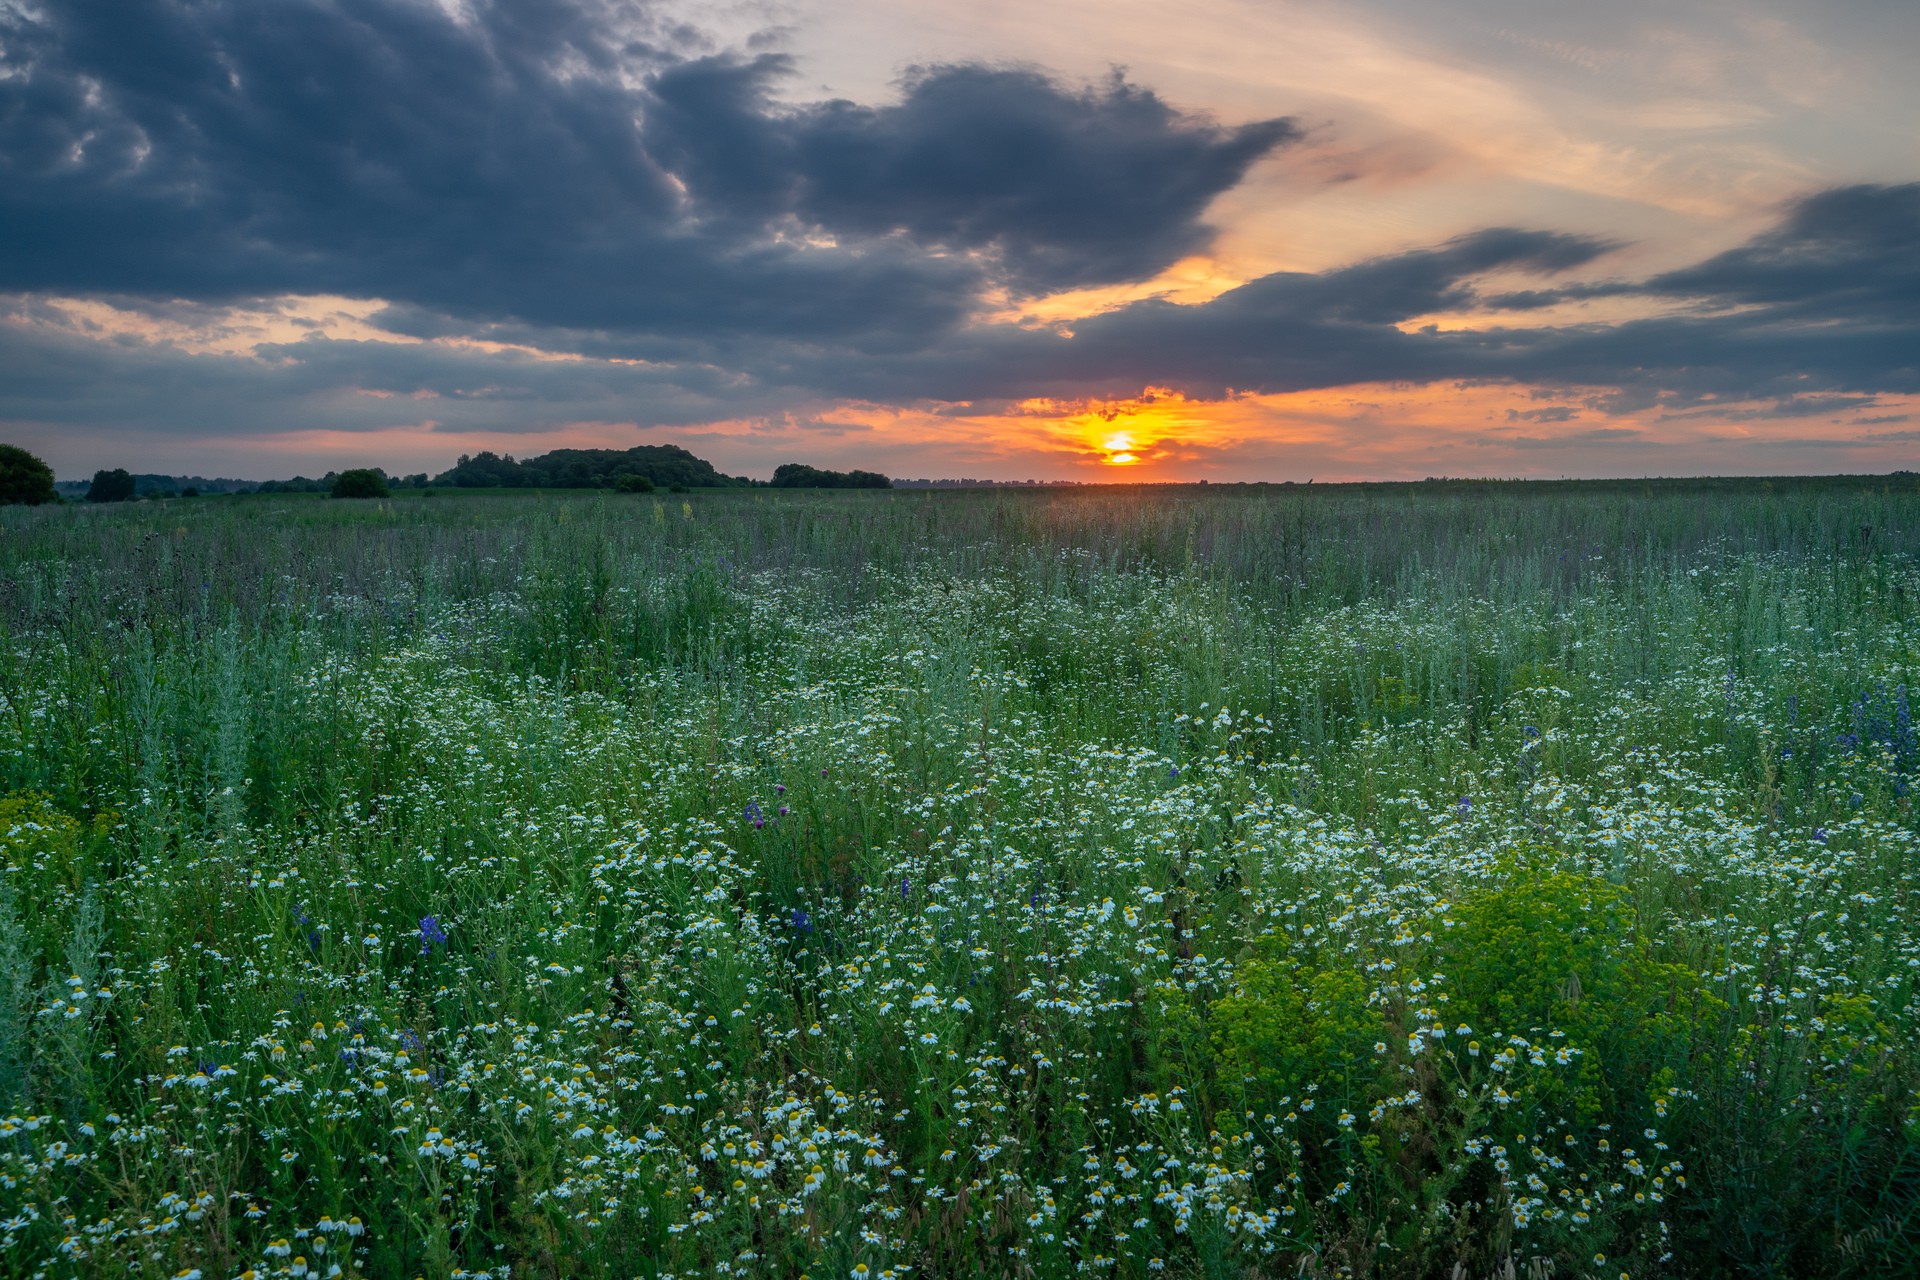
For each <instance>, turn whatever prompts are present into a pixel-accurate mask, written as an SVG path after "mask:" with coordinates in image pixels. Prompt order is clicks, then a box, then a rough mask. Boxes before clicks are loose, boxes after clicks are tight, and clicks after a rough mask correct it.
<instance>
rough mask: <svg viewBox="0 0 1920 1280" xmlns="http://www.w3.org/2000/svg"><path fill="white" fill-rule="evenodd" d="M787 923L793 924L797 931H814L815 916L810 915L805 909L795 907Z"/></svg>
mask: <svg viewBox="0 0 1920 1280" xmlns="http://www.w3.org/2000/svg"><path fill="white" fill-rule="evenodd" d="M787 923H788V924H790V925H792V926H793V931H794V932H795V933H812V932H813V917H812V916H810V915H808V914H807V913H806V912H805V911H803V910H801V909H800V908H799V907H795V908H794V909H793V915H792V917H791V918H790V919H789V920H788V921H787Z"/></svg>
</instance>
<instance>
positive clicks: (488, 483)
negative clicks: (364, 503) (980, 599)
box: [0, 444, 924, 503]
mask: <svg viewBox="0 0 1920 1280" xmlns="http://www.w3.org/2000/svg"><path fill="white" fill-rule="evenodd" d="M764 483H766V482H764V481H759V480H749V479H747V478H746V477H744V476H728V475H722V474H721V473H720V472H718V471H716V470H714V467H713V464H712V463H710V462H708V461H707V460H706V459H704V458H700V457H696V456H695V455H693V454H691V453H689V452H687V451H686V450H685V449H682V448H680V447H679V446H678V445H671V444H643V445H638V446H636V447H634V448H632V449H555V450H553V451H551V452H549V453H543V454H541V455H539V456H538V457H534V458H527V459H525V460H524V461H516V460H515V458H514V456H513V455H512V454H510V453H508V454H499V453H492V452H482V453H477V454H473V455H471V456H469V455H466V454H462V455H461V457H460V460H459V461H458V462H457V463H455V464H454V465H453V466H452V467H450V468H449V469H447V470H446V471H443V472H441V473H440V474H439V475H437V476H434V477H433V478H432V479H431V480H429V479H428V477H427V473H426V472H424V471H422V472H419V473H417V474H415V475H409V476H389V475H388V474H387V473H386V472H385V471H382V470H381V469H380V468H378V467H356V468H354V469H352V470H348V471H340V472H334V471H329V472H328V473H327V474H326V475H324V476H322V477H320V478H319V479H317V480H314V479H309V478H308V477H306V476H295V477H293V478H292V479H291V480H268V481H265V482H263V483H261V484H258V485H255V484H252V483H250V482H247V481H243V480H203V479H201V478H200V477H198V476H190V477H187V476H161V475H135V474H133V473H132V472H129V471H127V470H126V469H125V468H120V467H115V468H113V469H110V470H101V471H96V472H94V475H93V480H92V482H91V483H88V484H82V483H81V482H78V481H64V482H59V483H56V482H55V480H54V478H53V470H52V468H50V467H49V466H47V464H46V463H45V462H43V461H41V460H40V459H39V458H37V457H35V456H34V455H33V454H31V453H29V452H27V451H26V450H25V449H21V448H18V447H17V446H14V445H0V502H28V503H39V502H58V501H60V500H61V498H62V496H63V492H64V496H66V497H69V498H78V497H82V496H84V497H85V499H86V500H87V501H88V502H130V501H132V500H133V499H135V498H144V497H165V498H171V497H186V498H191V497H197V496H198V495H199V494H200V493H202V492H207V493H246V492H257V493H325V494H328V495H330V496H332V497H335V498H384V497H386V496H388V495H389V494H390V493H392V492H393V490H395V489H401V488H406V489H426V488H428V487H429V486H430V485H449V486H452V487H454V488H460V489H534V488H541V489H616V490H619V491H620V492H623V493H649V492H651V491H653V490H654V489H655V488H665V489H674V490H676V491H683V490H687V489H737V488H746V487H748V486H759V485H762V484H764ZM923 483H924V482H923ZM772 486H773V487H774V488H776V489H889V488H892V487H893V481H892V480H890V479H888V478H887V477H886V476H883V475H881V474H880V473H879V472H877V471H829V470H826V469H824V468H821V467H811V466H808V465H807V464H806V463H804V462H788V463H784V464H782V465H781V466H780V467H779V468H778V469H776V470H775V471H774V473H773V480H772Z"/></svg>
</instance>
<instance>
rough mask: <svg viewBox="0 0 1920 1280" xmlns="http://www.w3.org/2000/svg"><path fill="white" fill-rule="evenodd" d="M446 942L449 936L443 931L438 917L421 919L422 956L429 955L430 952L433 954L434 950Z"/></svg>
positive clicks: (422, 917) (423, 917)
mask: <svg viewBox="0 0 1920 1280" xmlns="http://www.w3.org/2000/svg"><path fill="white" fill-rule="evenodd" d="M446 940H447V935H446V934H445V932H443V931H442V930H441V928H440V921H439V919H438V918H437V917H435V916H421V917H420V954H421V955H423V956H424V955H427V954H428V953H429V952H431V951H432V950H433V949H434V947H435V946H438V945H439V944H441V943H444V942H445V941H446Z"/></svg>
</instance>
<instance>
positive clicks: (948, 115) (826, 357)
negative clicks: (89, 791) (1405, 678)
mask: <svg viewBox="0 0 1920 1280" xmlns="http://www.w3.org/2000/svg"><path fill="white" fill-rule="evenodd" d="M469 8H470V13H471V15H472V16H471V17H470V19H468V20H465V21H455V20H453V19H451V18H449V17H448V16H447V15H446V14H445V13H443V12H442V11H441V10H440V9H439V8H438V7H437V6H435V5H432V4H429V3H426V0H285V2H282V3H273V4H262V3H258V0H114V2H113V3H105V2H104V0H67V2H66V3H63V4H60V5H57V6H54V5H49V6H43V7H42V8H41V9H40V10H37V11H35V16H29V14H28V13H26V12H24V11H22V10H20V9H18V8H4V9H0V71H4V72H5V74H4V75H0V291H9V292H13V293H16V294H24V295H28V296H29V298H31V296H32V295H35V294H50V293H59V294H91V295H97V296H102V297H108V298H112V299H114V300H116V301H117V302H119V303H120V304H121V305H123V306H129V307H133V308H136V309H138V308H147V309H157V310H164V309H165V308H166V307H167V306H168V305H170V300H173V299H187V300H195V301H199V302H205V303H219V302H222V301H231V300H244V299H250V298H257V297H265V296H271V295H275V294H283V293H332V294H345V295H349V296H356V297H374V298H382V299H386V300H388V302H389V304H390V305H389V307H388V309H387V310H386V311H385V312H384V313H382V314H381V315H380V316H379V317H378V322H379V323H381V324H383V325H385V326H386V327H388V328H389V329H390V330H392V331H394V332H395V333H398V334H408V335H413V336H419V337H439V336H456V335H459V336H477V337H485V338H490V339H495V340H499V341H505V342H514V343H521V344H525V345H529V346H533V347H538V348H546V349H549V350H557V351H567V352H574V353H578V354H581V355H585V356H589V357H614V356H618V357H631V358H639V359H644V360H648V361H654V362H658V363H655V364H652V365H649V366H644V367H639V366H631V365H610V364H604V363H601V362H599V361H596V360H591V359H590V360H588V361H584V362H570V363H554V362H542V361H537V360H532V359H528V358H526V357H524V356H516V355H511V354H508V355H488V354H485V353H480V352H475V351H470V350H463V351H450V350H448V349H445V348H442V347H438V346H431V345H430V346H410V345H401V344H392V343H347V342H329V341H321V340H312V341H307V342H302V343H293V344H287V345H284V346H280V347H277V348H273V349H263V350H262V351H261V352H260V353H259V358H258V359H253V360H249V359H246V358H241V357H231V356H193V355H187V354H184V353H182V352H179V351H174V350H170V349H166V348H162V347H140V346H137V345H136V346H132V347H128V346H115V345H111V344H105V343H101V342H98V341H95V340H92V339H89V338H85V337H82V336H79V335H77V334H74V333H63V332H58V331H55V330H53V329H50V328H47V327H45V326H41V327H39V328H35V327H32V326H20V325H13V326H8V327H6V328H5V329H0V419H8V420H14V421H28V422H43V423H44V422H64V423H73V424H76V425H82V424H84V423H86V422H88V421H95V422H113V423H115V424H126V423H136V422H142V423H149V424H151V425H152V426H153V427H154V428H155V429H165V430H173V429H178V428H180V427H181V426H182V424H185V423H187V422H188V421H189V420H191V421H192V422H194V423H197V424H198V425H199V426H200V427H201V428H203V429H204V428H206V427H207V426H208V425H209V424H210V423H211V424H214V425H215V426H216V427H225V428H227V429H232V430H243V429H252V430H257V429H259V428H260V426H261V424H262V423H263V422H276V423H278V422H296V421H297V422H300V423H303V424H306V425H327V424H328V415H330V414H331V415H336V418H335V419H334V422H335V424H336V425H342V426H366V427H369V428H372V427H377V426H378V425H380V424H381V423H382V422H411V421H418V420H419V419H420V418H421V417H435V418H443V419H446V420H448V421H451V422H456V423H458V424H461V425H466V426H473V427H490V428H501V429H505V428H511V427H512V426H514V425H515V424H519V425H523V426H527V427H530V428H532V427H538V426H542V425H551V424H554V423H559V422H564V421H567V420H570V419H577V418H581V417H594V418H603V419H617V420H631V421H641V422H650V423H686V422H696V421H701V420H706V419H711V418H715V417H723V416H729V415H738V414H747V413H770V412H775V411H777V410H778V409H780V408H781V407H783V406H785V405H789V404H792V403H795V402H797V401H801V400H830V399H835V398H848V397H851V398H864V399H869V400H874V401H882V402H895V403H898V402H909V401H928V400H947V401H960V400H967V401H984V400H1002V399H1018V398H1023V397H1027V396H1034V395H1056V396H1069V397H1077V396H1085V395H1119V394H1131V393H1133V392H1137V391H1138V390H1139V389H1140V388H1141V387H1142V386H1143V385H1146V384H1149V383H1152V384H1158V385H1164V386H1170V387H1174V388H1177V389H1179V390H1182V391H1185V392H1187V393H1189V394H1192V395H1198V396H1212V395H1220V394H1223V393H1225V392H1227V391H1229V390H1239V391H1286V390H1299V389H1308V388H1315V387H1327V386H1337V385H1345V384H1351V383H1359V382H1371V381H1382V380H1393V381H1414V382H1426V381H1434V380H1441V379H1488V380H1516V381H1525V382H1531V383H1541V384H1547V385H1563V386H1576V385H1577V386H1603V387H1613V388H1618V389H1619V391H1618V394H1617V397H1616V399H1615V400H1614V402H1613V403H1614V404H1616V405H1618V406H1630V405H1637V404H1645V403H1652V402H1656V401H1661V402H1668V403H1674V404H1677V405H1686V404H1692V403H1703V402H1707V401H1709V400H1711V399H1712V398H1716V397H1717V398H1730V397H1731V398H1741V397H1747V398H1751V397H1754V396H1763V397H1773V398H1776V399H1777V400H1778V401H1779V402H1780V403H1781V404H1782V405H1783V406H1792V405H1814V404H1819V403H1830V402H1823V401H1820V400H1818V399H1817V398H1816V397H1818V396H1820V395H1828V396H1832V395H1853V396H1868V397H1870V396H1872V395H1876V394H1886V393H1901V392H1920V368H1917V364H1916V361H1917V356H1916V353H1920V184H1914V185H1907V186H1876V185H1859V186H1853V187H1846V188H1841V189H1836V190H1831V191H1826V192H1821V193H1816V194H1815V195H1813V196H1811V197H1809V198H1807V199H1806V200H1804V201H1802V202H1801V203H1799V204H1798V205H1796V206H1794V207H1793V208H1791V209H1788V210H1786V211H1785V212H1784V214H1783V216H1782V218H1781V220H1780V222H1779V224H1778V225H1777V226H1776V227H1775V228H1774V229H1773V230H1771V231H1769V232H1768V233H1766V234H1764V235H1762V236H1759V237H1757V238H1755V239H1754V240H1753V241H1751V242H1750V243H1748V244H1746V245H1743V246H1741V247H1739V248H1737V249H1735V250H1732V251H1729V252H1727V253H1723V254H1720V255H1718V256H1716V257H1714V258H1711V259H1709V260H1707V261H1704V262H1701V263H1699V264H1696V265H1695V266H1693V267H1690V268H1687V269H1685V270H1681V271H1674V272H1669V273H1666V274H1664V275H1661V276H1657V277H1654V278H1652V279H1649V280H1643V281H1610V282H1600V283H1593V282H1591V281H1589V282H1587V283H1580V284H1573V285H1564V284H1556V283H1555V281H1554V277H1555V276H1556V275H1558V274H1559V273H1562V272H1568V271H1573V270H1576V269H1577V270H1580V271H1582V272H1583V274H1590V273H1591V271H1592V270H1594V269H1595V268H1596V265H1601V266H1603V265H1604V254H1605V253H1606V252H1607V251H1608V249H1609V248H1610V247H1611V246H1609V245H1608V244H1606V243H1603V242H1601V241H1597V240H1594V239H1591V238H1588V237H1581V236H1572V235H1565V234H1559V233H1554V232H1550V231H1532V230H1518V229H1511V228H1495V229H1490V230H1484V231H1480V232H1476V233H1474V234H1471V235H1466V236H1462V237H1459V238H1456V239H1454V240H1451V241H1448V242H1446V243H1444V244H1440V245H1436V246H1433V247H1431V248H1426V249H1421V250H1417V251H1413V252H1408V253H1402V254H1397V255H1393V256H1389V257H1385V258H1381V259H1376V260H1373V261H1368V262H1362V263H1358V264H1355V265H1352V266H1348V267H1345V268H1341V269H1338V270H1333V271H1328V272H1323V273H1319V274H1306V273H1276V274H1273V275H1269V276H1265V277H1263V278H1260V279H1257V280H1254V281H1251V282H1249V283H1247V284H1245V285H1243V286H1241V287H1240V288H1237V289H1234V290H1232V291H1230V292H1228V293H1226V294H1224V295H1222V296H1220V297H1219V298H1216V299H1214V300H1213V301H1211V302H1208V303H1206V304H1204V305H1197V306H1180V305H1175V304H1173V303H1170V302H1167V301H1164V300H1151V299H1150V300H1147V301H1142V302H1137V303H1134V304H1131V305H1128V306H1125V307H1122V308H1120V309H1118V310H1115V311H1111V312H1107V313H1105V314H1102V315H1098V316H1093V317H1089V318H1087V319H1085V320H1082V321H1080V322H1078V323H1076V324H1075V325H1074V332H1073V334H1072V336H1070V337H1069V336H1065V335H1063V334H1059V333H1055V332H1052V331H1049V330H1035V329H1028V328H1020V327H1015V326H1010V325H982V324H977V323H970V322H969V320H968V317H969V315H971V314H972V313H974V312H975V311H976V310H977V308H978V304H979V302H980V300H981V299H982V298H983V296H985V294H986V292H987V291H988V290H991V289H1004V290H1006V291H1008V292H1009V293H1011V294H1012V295H1014V296H1016V297H1017V296H1021V295H1029V294H1039V293H1045V292H1048V291H1052V290H1057V289H1060V288H1063V287H1072V286H1081V285H1090V284H1104V283H1113V282H1123V281H1133V280H1140V279H1145V278H1149V277H1151V276H1152V275H1153V274H1154V273H1156V272H1157V271H1159V270H1160V269H1161V268H1163V267H1165V266H1166V265H1168V264H1169V263H1171V262H1173V261H1175V260H1177V259H1179V258H1180V257H1182V256H1183V255H1186V254H1189V253H1192V252H1195V251H1197V250H1203V249H1204V248H1205V247H1206V245H1207V243H1208V241H1209V238H1210V236H1211V230H1210V228H1209V227H1208V225H1207V224H1206V222H1205V220H1204V217H1205V212H1206V209H1207V207H1208V205H1209V204H1210V203H1211V202H1212V200H1213V199H1214V198H1215V197H1216V196H1217V195H1219V194H1220V193H1221V192H1222V191H1225V190H1227V189H1228V188H1230V187H1232V186H1233V185H1235V184H1236V183H1237V182H1239V181H1240V179H1241V178H1242V177H1243V176H1244V175H1245V173H1246V172H1247V170H1248V168H1249V167H1250V166H1251V165H1253V164H1254V163H1256V162H1257V161H1259V160H1260V159H1261V158H1262V157H1265V156H1268V155H1270V154H1273V153H1274V152H1276V151H1277V150H1280V149H1282V148H1284V147H1285V146H1286V145H1287V144H1288V143H1289V142H1291V141H1293V140H1294V139H1296V138H1297V137H1298V136H1299V134H1298V129H1297V128H1296V126H1295V125H1294V124H1293V123H1291V122H1290V121H1288V120H1285V119H1275V120H1267V121H1262V122H1256V123H1253V124H1247V125H1241V126H1237V127H1227V126H1222V125H1219V124H1216V123H1213V122H1211V121H1209V120H1206V119H1203V118H1198V117H1193V116H1188V115H1183V114H1181V113H1179V112H1177V111H1175V110H1174V109H1173V108H1171V107H1170V106H1168V104H1166V103H1165V102H1163V101H1162V100H1161V99H1159V98H1158V97H1157V96H1155V95H1154V94H1153V93H1152V92H1151V91H1150V90H1148V89H1146V88H1142V87H1140V86H1136V85H1133V84H1130V83H1128V82H1126V81H1125V80H1124V79H1122V78H1120V77H1118V76H1115V77H1114V78H1112V79H1111V80H1109V81H1108V82H1106V83H1103V84H1100V85H1096V86H1091V87H1080V86H1070V85H1064V84H1061V83H1059V82H1057V81H1055V80H1053V79H1050V78H1049V77H1048V76H1047V75H1045V74H1044V73H1042V72H1040V71H1037V70H1033V69H1031V68H1024V67H1017V66H980V65H967V66H940V67H932V68H925V69H921V70H918V71H916V72H913V73H911V74H910V75H909V76H908V77H906V79H905V80H904V81H903V82H902V84H901V87H900V93H899V96H898V99H897V100H896V101H894V102H891V103H888V104H885V105H879V106H872V105H860V104H854V103H848V102H827V103H815V104H810V105H801V106H792V105H786V104H783V103H782V102H781V100H780V99H779V98H778V96H777V94H778V91H779V89H780V88H781V86H782V85H783V84H785V83H787V82H788V77H789V76H790V75H791V72H792V68H791V67H790V66H789V65H788V63H787V62H786V61H785V60H784V59H783V58H782V57H780V56H779V55H772V54H763V55H758V56H751V57H749V56H736V55H731V54H714V53H712V52H710V51H708V50H705V49H703V48H701V47H699V42H698V38H697V36H696V35H693V34H690V33H687V32H684V31H680V30H676V29H673V28H670V27H665V26H662V25H660V24H658V23H656V22H655V21H654V20H653V18H652V16H651V15H650V13H649V12H648V10H647V9H645V8H644V7H635V6H629V5H624V4H618V3H613V2H611V0H607V2H599V0H492V2H486V0H482V2H480V3H476V4H474V5H472V6H470V7H469ZM1489 272H1500V273H1501V274H1502V275H1503V276H1505V275H1511V274H1514V273H1523V274H1524V273H1532V274H1534V275H1537V276H1539V277H1541V283H1540V285H1539V286H1538V287H1537V288H1535V289H1533V290H1531V291H1530V292H1526V293H1510V294H1506V295H1501V296H1499V297H1495V298H1486V297H1483V296H1482V295H1481V294H1480V293H1479V291H1478V288H1477V284H1476V282H1477V281H1478V279H1479V278H1480V277H1481V276H1483V275H1485V274H1486V273H1489ZM1607 295H1631V296H1637V297H1644V298H1646V299H1649V300H1651V301H1653V302H1657V303H1660V304H1662V305H1664V306H1667V307H1668V308H1670V309H1673V310H1675V311H1676V314H1669V315H1666V316H1664V317H1662V318H1658V319H1648V320H1641V321H1633V322H1627V323H1617V324H1611V325H1584V326H1571V327H1558V328H1553V327H1546V326H1536V327H1510V328H1504V329H1498V330H1494V331H1491V332H1485V331H1483V332H1471V333H1439V332H1402V330H1401V329H1400V328H1399V327H1397V326H1398V325H1400V324H1403V323H1405V322H1406V321H1408V320H1411V319H1414V318H1416V317H1420V316H1425V315H1432V314H1436V313H1445V312H1449V311H1468V310H1473V309H1475V308H1478V307H1483V306H1487V305H1498V306H1504V307H1509V308H1525V307H1528V306H1543V305H1547V304H1551V303H1556V302H1563V301H1567V300H1570V299H1578V298H1582V297H1596V296H1607ZM32 305H33V304H32V303H31V301H29V303H27V304H26V308H25V309H26V311H29V312H30V311H31V310H32ZM355 389H359V390H369V391H380V392H387V393H391V394H392V395H393V396H395V397H406V396H412V395H420V396H423V397H426V398H429V399H431V400H432V401H433V402H434V403H433V407H432V408H430V409H421V408H419V407H418V406H416V405H413V404H410V403H408V402H406V401H404V400H403V399H379V398H374V397H368V396H362V395H351V394H349V393H350V392H352V391H354V390H355Z"/></svg>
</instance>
